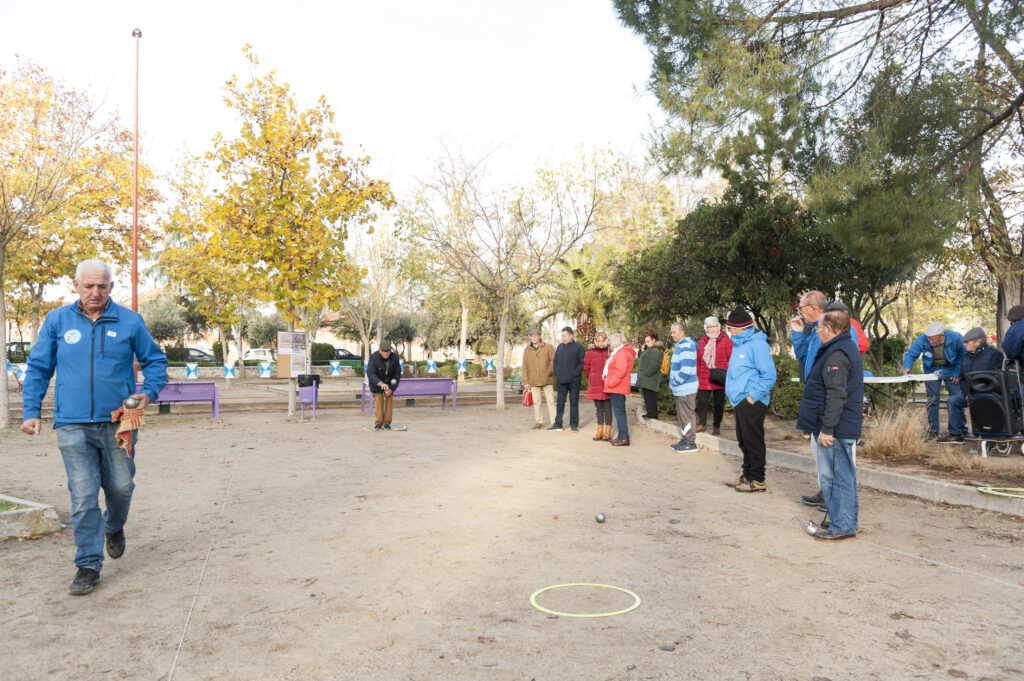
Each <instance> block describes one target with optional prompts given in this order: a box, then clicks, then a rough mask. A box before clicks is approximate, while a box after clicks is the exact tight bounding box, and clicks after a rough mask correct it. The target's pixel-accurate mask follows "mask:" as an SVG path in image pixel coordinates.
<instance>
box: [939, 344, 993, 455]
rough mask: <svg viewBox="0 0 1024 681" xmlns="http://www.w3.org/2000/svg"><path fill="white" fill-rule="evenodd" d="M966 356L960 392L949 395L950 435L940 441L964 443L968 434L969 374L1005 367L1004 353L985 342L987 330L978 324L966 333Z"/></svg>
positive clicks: (947, 404)
mask: <svg viewBox="0 0 1024 681" xmlns="http://www.w3.org/2000/svg"><path fill="white" fill-rule="evenodd" d="M963 341H964V350H966V352H964V356H963V358H962V359H961V360H960V385H961V388H960V392H958V393H957V394H955V395H950V396H949V401H948V402H946V409H948V410H949V435H948V436H943V437H940V438H939V442H953V443H962V442H963V441H964V436H965V435H967V418H966V415H965V414H964V407H966V406H967V397H966V396H965V393H966V391H967V387H966V386H967V375H968V374H970V373H973V372H975V371H999V370H1001V369H1002V368H1003V353H1001V352H999V351H998V350H996V349H995V348H994V347H992V346H991V345H989V344H988V343H987V342H985V330H984V329H982V328H981V327H980V326H976V327H974V328H973V329H971V330H970V331H968V332H967V333H965V334H964V338H963Z"/></svg>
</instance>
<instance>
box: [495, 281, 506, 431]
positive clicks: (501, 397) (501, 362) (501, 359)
mask: <svg viewBox="0 0 1024 681" xmlns="http://www.w3.org/2000/svg"><path fill="white" fill-rule="evenodd" d="M508 308H509V296H508V294H506V295H505V304H504V305H502V309H501V323H500V325H499V327H498V356H497V357H496V358H495V361H494V369H495V381H494V386H495V387H494V389H495V391H496V394H497V401H496V402H495V409H497V410H498V411H505V328H506V327H507V326H508Z"/></svg>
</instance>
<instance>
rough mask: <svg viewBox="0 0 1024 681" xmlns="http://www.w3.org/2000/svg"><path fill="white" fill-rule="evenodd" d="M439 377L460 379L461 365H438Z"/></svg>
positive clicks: (452, 363)
mask: <svg viewBox="0 0 1024 681" xmlns="http://www.w3.org/2000/svg"><path fill="white" fill-rule="evenodd" d="M437 375H438V376H440V377H441V378H458V377H459V365H458V362H454V361H453V362H444V363H441V362H438V363H437Z"/></svg>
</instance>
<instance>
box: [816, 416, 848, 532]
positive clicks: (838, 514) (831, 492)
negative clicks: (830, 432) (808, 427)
mask: <svg viewBox="0 0 1024 681" xmlns="http://www.w3.org/2000/svg"><path fill="white" fill-rule="evenodd" d="M817 438H818V436H817V434H814V435H813V436H812V440H811V442H813V443H814V445H815V447H816V449H815V454H816V458H817V459H818V460H819V464H818V481H819V482H820V483H821V493H822V495H823V496H824V497H825V505H826V506H827V507H828V517H829V519H830V520H831V522H832V526H831V529H832V531H833V532H836V533H837V534H856V532H857V514H858V513H859V511H860V506H859V502H858V500H857V466H856V461H855V457H856V451H857V450H856V447H857V441H856V440H841V439H839V438H836V439H835V441H834V443H833V444H832V446H831V447H823V446H821V445H820V444H818V442H817ZM833 456H834V457H835V459H834V460H833ZM822 460H827V461H828V473H829V478H828V481H827V482H825V481H824V480H823V479H822V477H821V472H822V466H821V463H820V461H822Z"/></svg>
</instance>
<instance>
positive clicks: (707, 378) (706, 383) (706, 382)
mask: <svg viewBox="0 0 1024 681" xmlns="http://www.w3.org/2000/svg"><path fill="white" fill-rule="evenodd" d="M709 340H711V338H710V337H708V336H707V335H706V334H705V336H704V337H703V338H701V339H700V340H699V341H697V388H699V389H700V390H725V386H724V385H718V384H717V383H712V382H711V369H710V368H709V367H708V365H707V364H705V363H704V347H705V346H706V345H707V344H708V341H709ZM731 357H732V339H730V338H729V336H727V335H726V334H725V332H724V331H723V332H722V333H720V334H718V340H717V341H716V342H715V368H716V369H728V368H729V359H730V358H731Z"/></svg>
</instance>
